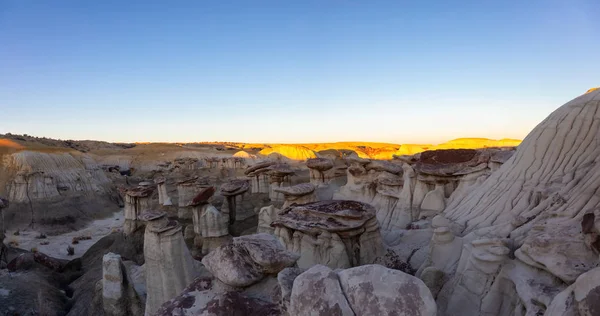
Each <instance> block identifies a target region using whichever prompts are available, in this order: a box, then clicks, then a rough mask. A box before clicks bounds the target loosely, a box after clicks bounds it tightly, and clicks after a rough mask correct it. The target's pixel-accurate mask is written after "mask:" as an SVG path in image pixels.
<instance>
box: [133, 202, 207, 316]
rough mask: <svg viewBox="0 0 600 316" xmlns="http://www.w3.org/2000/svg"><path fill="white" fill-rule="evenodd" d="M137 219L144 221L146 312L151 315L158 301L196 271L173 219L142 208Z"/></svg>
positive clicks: (172, 293)
mask: <svg viewBox="0 0 600 316" xmlns="http://www.w3.org/2000/svg"><path fill="white" fill-rule="evenodd" d="M140 219H141V220H143V221H145V222H146V233H145V235H144V259H145V265H146V289H147V298H146V315H154V313H155V312H156V311H157V310H158V308H159V307H160V306H161V304H162V303H164V302H166V301H168V300H170V299H171V298H173V297H175V296H176V295H177V294H179V293H180V292H181V291H182V290H183V289H184V288H185V287H186V286H187V285H188V284H189V283H191V282H192V281H193V279H194V277H195V276H196V271H195V269H194V259H193V258H192V256H191V255H190V252H189V250H188V248H187V246H186V245H185V242H184V240H183V234H182V233H181V226H180V225H179V224H178V223H177V221H172V220H171V221H170V220H169V219H167V217H166V213H165V212H161V211H146V212H144V213H143V214H142V215H141V216H140Z"/></svg>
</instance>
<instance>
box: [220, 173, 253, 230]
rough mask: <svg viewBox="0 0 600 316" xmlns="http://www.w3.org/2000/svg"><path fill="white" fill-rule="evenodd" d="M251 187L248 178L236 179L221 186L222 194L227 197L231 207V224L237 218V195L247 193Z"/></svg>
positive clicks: (228, 205) (229, 207) (228, 204)
mask: <svg viewBox="0 0 600 316" xmlns="http://www.w3.org/2000/svg"><path fill="white" fill-rule="evenodd" d="M248 189H250V184H249V183H248V181H246V180H239V179H234V180H230V181H229V182H227V183H225V184H223V185H222V186H221V194H222V195H223V196H225V197H227V207H228V209H229V224H230V225H233V223H235V220H236V209H237V200H236V196H238V195H242V194H244V193H246V192H247V191H248Z"/></svg>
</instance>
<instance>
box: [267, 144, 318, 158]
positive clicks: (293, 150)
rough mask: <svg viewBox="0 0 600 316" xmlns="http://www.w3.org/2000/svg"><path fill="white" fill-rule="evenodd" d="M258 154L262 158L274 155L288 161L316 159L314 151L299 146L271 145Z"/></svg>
mask: <svg viewBox="0 0 600 316" xmlns="http://www.w3.org/2000/svg"><path fill="white" fill-rule="evenodd" d="M258 154H259V155H263V156H270V155H276V156H278V157H282V158H285V159H290V160H306V159H310V158H317V155H316V154H315V152H314V151H312V150H310V149H308V148H306V147H304V146H299V145H273V146H270V147H268V148H265V149H263V150H261V151H260V152H259V153H258Z"/></svg>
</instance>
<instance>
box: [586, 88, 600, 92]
mask: <svg viewBox="0 0 600 316" xmlns="http://www.w3.org/2000/svg"><path fill="white" fill-rule="evenodd" d="M598 89H600V87H596V88H591V89H590V90H588V91H586V92H585V93H586V94H587V93H590V92H592V91H595V90H598Z"/></svg>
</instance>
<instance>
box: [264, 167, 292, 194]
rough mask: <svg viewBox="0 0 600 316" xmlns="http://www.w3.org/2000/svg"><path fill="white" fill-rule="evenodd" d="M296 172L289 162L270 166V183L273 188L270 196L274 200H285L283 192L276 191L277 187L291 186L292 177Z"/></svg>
mask: <svg viewBox="0 0 600 316" xmlns="http://www.w3.org/2000/svg"><path fill="white" fill-rule="evenodd" d="M294 173H295V171H294V170H292V168H291V167H290V165H288V164H284V163H280V164H274V165H271V166H270V167H269V172H268V174H269V177H270V178H269V183H270V186H271V190H270V191H269V198H270V199H271V201H273V202H283V201H284V200H285V199H284V197H283V194H282V193H279V192H278V191H276V189H279V188H282V187H285V186H290V185H291V180H290V177H291V176H292V175H293V174H294Z"/></svg>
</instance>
